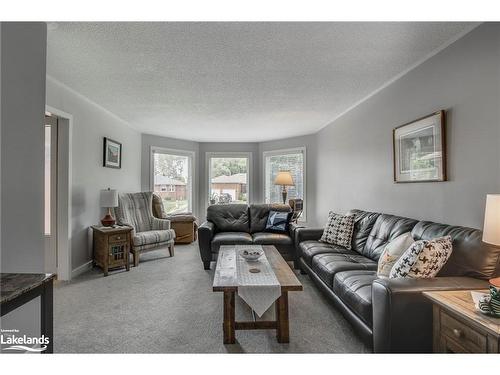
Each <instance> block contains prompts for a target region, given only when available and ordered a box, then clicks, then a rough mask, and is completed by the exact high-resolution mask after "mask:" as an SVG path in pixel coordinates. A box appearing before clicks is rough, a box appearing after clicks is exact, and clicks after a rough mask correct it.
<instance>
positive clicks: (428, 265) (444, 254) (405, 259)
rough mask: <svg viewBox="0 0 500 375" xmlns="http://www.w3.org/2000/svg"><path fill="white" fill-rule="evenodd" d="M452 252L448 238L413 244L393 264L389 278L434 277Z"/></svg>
mask: <svg viewBox="0 0 500 375" xmlns="http://www.w3.org/2000/svg"><path fill="white" fill-rule="evenodd" d="M452 251H453V246H452V241H451V237H450V236H446V237H440V238H436V239H433V240H431V241H426V240H420V241H417V242H414V243H413V245H411V246H410V247H409V248H408V250H406V251H405V252H404V254H403V255H401V258H399V259H398V261H397V262H396V263H395V264H394V266H393V267H392V269H391V273H390V275H389V277H390V278H391V279H392V278H397V277H409V278H415V279H423V278H430V277H435V276H436V275H437V274H438V272H439V271H440V270H441V268H443V266H444V265H445V263H446V261H447V260H448V258H449V257H450V255H451V252H452Z"/></svg>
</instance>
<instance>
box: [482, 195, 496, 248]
mask: <svg viewBox="0 0 500 375" xmlns="http://www.w3.org/2000/svg"><path fill="white" fill-rule="evenodd" d="M483 242H486V243H489V244H491V245H500V194H488V195H487V196H486V209H485V211H484V229H483Z"/></svg>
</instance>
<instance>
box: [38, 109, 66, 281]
mask: <svg viewBox="0 0 500 375" xmlns="http://www.w3.org/2000/svg"><path fill="white" fill-rule="evenodd" d="M45 110H46V111H47V112H49V113H51V114H54V115H56V116H57V117H58V137H57V148H58V154H57V158H58V160H57V249H58V253H57V279H58V280H68V281H69V280H71V271H72V264H71V230H72V228H71V205H72V199H71V175H72V155H73V150H72V139H73V137H72V134H73V115H71V114H69V113H66V112H64V111H61V110H59V109H57V108H53V107H51V106H49V105H45Z"/></svg>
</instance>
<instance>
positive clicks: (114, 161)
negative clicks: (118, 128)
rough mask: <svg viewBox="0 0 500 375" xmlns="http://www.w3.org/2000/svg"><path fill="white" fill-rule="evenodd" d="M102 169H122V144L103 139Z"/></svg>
mask: <svg viewBox="0 0 500 375" xmlns="http://www.w3.org/2000/svg"><path fill="white" fill-rule="evenodd" d="M102 160H103V163H102V165H103V167H108V168H121V167H122V144H121V143H119V142H116V141H113V140H112V139H109V138H106V137H104V141H103V156H102Z"/></svg>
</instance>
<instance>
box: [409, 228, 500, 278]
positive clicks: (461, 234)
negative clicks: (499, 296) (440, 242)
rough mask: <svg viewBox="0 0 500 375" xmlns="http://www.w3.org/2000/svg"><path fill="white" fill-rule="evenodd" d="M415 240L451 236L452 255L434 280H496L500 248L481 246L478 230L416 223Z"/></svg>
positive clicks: (484, 244)
mask: <svg viewBox="0 0 500 375" xmlns="http://www.w3.org/2000/svg"><path fill="white" fill-rule="evenodd" d="M411 234H412V236H413V238H414V239H415V240H431V239H433V238H436V237H443V236H448V235H449V236H451V239H452V244H453V253H452V254H451V256H450V259H448V261H447V262H446V264H445V265H444V266H443V268H442V269H441V271H440V272H439V273H438V276H469V277H475V278H478V279H483V280H488V279H491V278H493V277H496V276H500V247H495V246H490V245H488V244H486V243H483V242H482V235H483V233H482V232H481V231H480V230H478V229H472V228H465V227H458V226H452V225H445V224H438V223H432V222H430V221H420V222H418V223H417V225H415V227H414V228H413V230H412V233H411Z"/></svg>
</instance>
